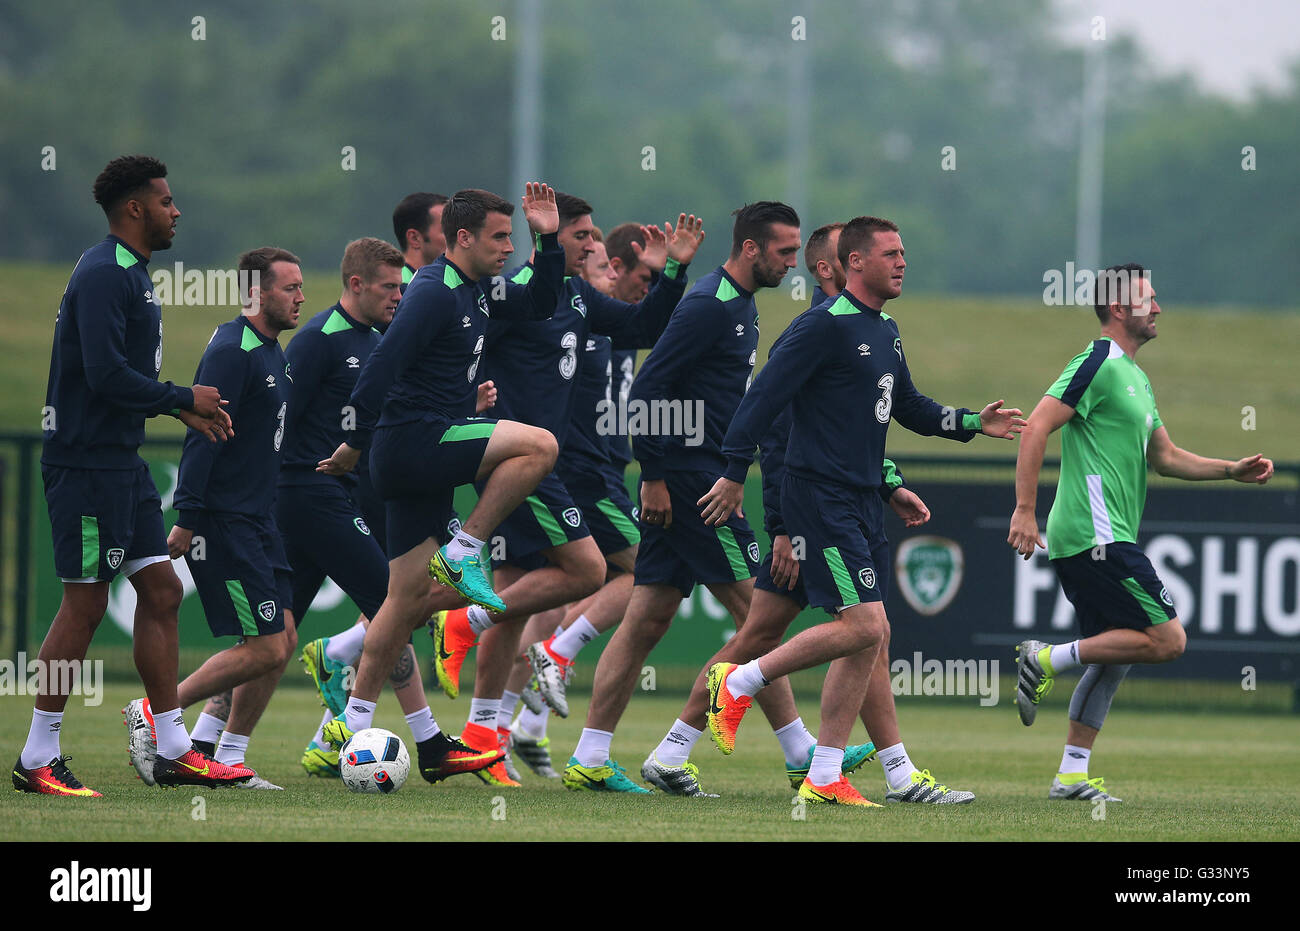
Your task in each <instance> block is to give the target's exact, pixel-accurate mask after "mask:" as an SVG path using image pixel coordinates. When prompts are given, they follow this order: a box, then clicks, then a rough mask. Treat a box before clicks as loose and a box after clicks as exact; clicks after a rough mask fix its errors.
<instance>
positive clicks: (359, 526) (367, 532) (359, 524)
mask: <svg viewBox="0 0 1300 931" xmlns="http://www.w3.org/2000/svg"><path fill="white" fill-rule="evenodd" d="M352 523H354V524H356V525H357V529H358V530H360V531H361V532H362V533H364V534H365V535H366V536H370V528H369V527H367V526H366V522H365V521H364V520H362V519H361V518H360V517H354V518H353V519H352Z"/></svg>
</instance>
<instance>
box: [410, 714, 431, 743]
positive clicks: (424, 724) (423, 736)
mask: <svg viewBox="0 0 1300 931" xmlns="http://www.w3.org/2000/svg"><path fill="white" fill-rule="evenodd" d="M406 723H407V725H408V726H409V727H410V728H411V736H412V737H414V738H415V742H416V743H423V742H424V741H426V740H428V739H429V738H430V737H436V736H437V735H438V722H437V721H435V720H434V719H433V712H432V711H430V710H429V706H428V705H425V706H424V707H423V708H421V709H420V710H419V711H412V712H411V713H410V714H408V715H407V716H406Z"/></svg>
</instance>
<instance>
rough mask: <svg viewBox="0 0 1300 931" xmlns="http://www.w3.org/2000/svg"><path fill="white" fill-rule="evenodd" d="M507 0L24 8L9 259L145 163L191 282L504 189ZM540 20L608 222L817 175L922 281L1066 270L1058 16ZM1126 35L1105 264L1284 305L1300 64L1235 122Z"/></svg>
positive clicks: (89, 229) (721, 234) (687, 15)
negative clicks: (168, 194)
mask: <svg viewBox="0 0 1300 931" xmlns="http://www.w3.org/2000/svg"><path fill="white" fill-rule="evenodd" d="M517 2H518V0H513V2H506V0H503V2H502V3H501V4H500V5H499V6H500V9H497V8H495V7H494V6H493V5H491V4H489V5H484V4H481V3H475V2H471V0H439V2H437V3H433V4H430V3H428V2H427V0H385V2H384V3H382V4H379V3H371V4H358V3H352V2H345V0H313V2H311V3H306V4H298V3H295V4H263V3H258V2H251V0H224V2H215V0H214V2H208V3H204V4H195V5H192V6H193V10H190V9H186V8H185V7H184V6H178V5H177V4H175V3H174V2H171V0H136V2H133V3H132V4H131V15H129V16H126V15H123V13H122V12H121V11H120V10H119V9H115V8H114V7H113V6H112V5H96V4H90V5H82V6H79V7H77V8H76V9H75V11H74V12H71V13H69V12H68V11H67V10H60V9H58V8H57V7H56V6H55V5H50V4H25V5H19V4H13V3H5V4H4V6H5V7H6V8H7V9H6V11H5V13H4V20H5V22H6V30H5V32H4V34H2V35H0V113H3V114H4V115H3V117H0V119H2V120H3V125H4V132H3V133H0V156H2V157H3V164H4V165H5V169H6V170H5V172H4V174H3V177H2V178H0V212H3V215H4V216H5V218H6V222H5V223H4V224H3V226H0V256H4V257H10V258H15V257H16V258H30V259H41V260H50V261H60V262H66V261H68V260H69V259H70V258H72V257H74V256H75V255H76V254H77V253H78V251H79V250H80V249H82V248H84V246H85V245H86V243H87V242H89V241H91V240H93V238H94V237H95V236H96V235H98V233H99V232H100V230H101V229H102V221H101V220H100V218H99V217H98V216H97V214H96V210H95V208H94V205H93V204H92V203H91V201H90V196H89V191H90V183H91V180H92V179H93V177H94V175H95V173H96V172H97V171H98V170H99V168H100V167H102V165H103V164H104V162H105V161H107V159H108V158H110V157H112V156H113V155H116V154H120V153H122V152H128V151H148V152H150V153H153V154H157V155H158V156H159V157H162V158H163V159H164V160H165V161H167V163H168V165H169V167H170V169H171V173H172V181H173V188H174V190H175V192H176V194H177V200H178V203H179V205H180V207H181V210H182V211H183V213H184V216H183V217H182V219H181V221H180V222H181V234H180V237H179V238H178V240H177V248H176V251H175V256H174V257H175V258H180V259H184V260H185V261H186V262H187V264H192V265H197V264H205V263H206V264H229V263H230V261H231V259H232V257H233V256H234V255H235V254H236V253H237V252H239V251H240V250H241V249H243V248H247V247H248V246H249V245H250V244H251V243H254V242H259V243H260V242H275V243H281V244H284V245H286V246H288V247H290V248H292V249H294V250H295V251H296V252H298V253H299V254H300V255H302V256H303V257H304V259H305V260H306V261H307V262H308V263H309V264H310V265H312V266H315V267H321V268H324V267H328V266H330V265H332V264H333V263H334V262H336V261H337V257H338V255H339V253H340V251H341V247H342V245H343V243H344V242H345V241H346V240H347V239H350V238H353V237H355V236H358V235H363V234H375V235H388V230H389V226H390V223H389V216H390V213H391V208H392V205H393V204H395V203H396V201H397V200H398V199H399V198H400V197H401V196H402V195H403V194H405V193H408V192H409V191H412V190H420V189H425V190H440V191H445V192H450V191H452V190H455V189H456V188H459V187H465V186H481V187H490V188H494V189H496V190H498V191H505V189H506V188H507V186H509V185H511V180H510V173H511V143H512V138H511V128H512V108H511V102H512V94H513V87H514V74H515V67H516V56H517V52H518V48H519V45H520V42H521V41H522V39H523V36H522V34H521V31H520V30H521V29H522V26H521V24H520V18H519V16H518V15H517V12H518V11H517V8H516V3H517ZM540 3H541V15H542V22H543V27H542V30H541V36H540V39H541V48H542V64H543V73H544V79H543V87H542V91H541V114H540V116H541V123H542V126H543V142H542V164H541V165H540V166H539V169H540V170H539V174H540V175H541V176H542V177H544V178H546V179H547V180H548V181H551V182H552V183H554V184H555V185H557V186H559V187H561V188H562V189H566V190H571V191H573V192H575V193H580V194H582V195H583V196H585V197H587V198H588V199H590V200H591V201H593V203H595V204H596V206H597V222H598V223H604V224H605V225H606V226H609V225H613V224H614V223H617V222H619V221H622V220H624V219H630V218H638V219H642V220H644V221H652V220H659V221H660V222H662V220H664V219H666V218H667V217H668V216H669V215H675V213H676V212H677V211H678V210H682V209H685V210H691V211H695V212H698V213H701V214H702V215H703V216H705V217H706V229H707V230H708V231H709V233H710V236H709V240H708V241H707V242H706V244H705V254H704V256H703V257H702V260H710V261H712V260H720V259H721V258H722V256H723V255H724V253H725V251H726V247H727V240H728V236H727V233H728V230H729V225H730V224H729V218H728V213H729V212H730V211H731V210H732V209H733V208H735V207H736V206H738V205H740V204H741V203H743V202H745V201H746V200H755V199H759V198H765V197H771V198H786V197H796V195H797V194H798V192H799V191H800V190H801V189H802V191H803V194H802V206H803V208H804V213H805V215H806V216H805V222H806V225H807V226H808V228H809V229H811V228H812V227H813V226H815V225H819V224H820V223H823V222H827V221H828V220H831V219H843V218H847V216H849V215H852V214H855V213H860V212H871V213H877V214H881V215H885V216H889V217H892V218H894V219H895V220H897V221H898V222H899V223H900V225H902V227H903V232H904V236H905V243H906V245H907V247H908V253H909V260H911V262H912V267H911V269H910V271H909V282H910V283H911V285H912V286H913V287H914V288H921V289H927V290H935V291H951V292H960V293H983V294H1010V293H1021V294H1024V293H1035V292H1039V291H1041V290H1042V288H1043V276H1044V274H1045V273H1046V272H1047V271H1048V270H1050V269H1064V267H1065V263H1066V262H1067V261H1069V260H1071V259H1073V258H1074V255H1073V249H1074V226H1075V214H1076V211H1075V184H1076V178H1077V174H1078V164H1077V153H1078V149H1079V133H1080V128H1079V127H1080V118H1079V113H1080V101H1081V89H1082V81H1083V53H1082V51H1081V50H1080V48H1079V47H1078V45H1077V44H1073V45H1071V44H1066V43H1065V42H1064V41H1063V40H1062V39H1061V38H1060V37H1059V33H1060V26H1061V25H1062V24H1061V23H1060V22H1059V20H1058V14H1057V13H1056V12H1055V10H1054V7H1053V6H1052V4H1051V3H1050V0H918V2H908V0H799V2H791V0H786V2H774V0H711V2H709V3H707V4H701V3H698V2H694V0H661V2H659V3H655V4H631V3H614V4H593V3H591V2H590V0H585V2H580V0H540ZM200 7H201V9H200ZM200 14H202V15H200ZM1066 26H1067V27H1069V28H1070V29H1071V30H1073V31H1075V32H1076V34H1077V35H1079V36H1080V38H1081V39H1085V40H1086V38H1087V36H1088V34H1089V31H1090V29H1091V28H1092V27H1091V24H1090V23H1089V22H1080V23H1078V24H1077V27H1076V26H1074V25H1073V24H1066ZM1104 41H1105V48H1106V56H1107V65H1108V72H1109V88H1110V93H1109V97H1108V103H1107V108H1108V109H1107V136H1106V166H1105V179H1106V184H1105V199H1104V229H1103V250H1102V254H1103V257H1104V259H1105V260H1106V261H1126V260H1130V259H1137V260H1141V261H1144V262H1146V263H1147V264H1149V265H1150V266H1152V267H1153V268H1154V269H1156V270H1157V273H1158V274H1159V277H1160V281H1161V295H1162V298H1164V299H1167V300H1172V299H1181V300H1183V301H1184V302H1186V301H1195V302H1198V303H1203V302H1223V303H1249V304H1263V305H1276V306H1288V305H1290V306H1294V296H1293V294H1292V284H1293V280H1294V275H1293V274H1292V273H1291V272H1290V269H1291V268H1293V267H1294V258H1293V257H1294V256H1295V255H1296V254H1297V252H1300V221H1298V220H1297V218H1296V214H1295V211H1294V210H1293V209H1292V205H1294V204H1295V203H1297V202H1300V172H1298V171H1297V169H1296V164H1297V161H1296V158H1295V155H1294V152H1295V151H1296V150H1297V149H1300V119H1297V116H1298V115H1300V107H1298V106H1297V105H1298V104H1300V66H1298V67H1297V69H1296V71H1295V72H1294V74H1295V79H1294V80H1293V81H1292V82H1291V85H1290V88H1289V90H1288V91H1287V92H1286V93H1284V94H1280V95H1264V94H1261V95H1258V96H1256V97H1255V98H1254V99H1253V100H1252V101H1251V102H1249V103H1243V104H1237V103H1231V102H1227V101H1225V100H1222V99H1219V98H1216V97H1214V96H1208V95H1206V94H1203V93H1201V92H1199V91H1197V90H1196V89H1195V87H1194V85H1193V84H1192V83H1191V81H1190V80H1189V79H1185V78H1183V79H1176V80H1170V79H1165V80H1156V79H1153V78H1151V77H1149V76H1148V74H1147V68H1146V67H1145V62H1144V59H1143V53H1142V49H1141V48H1140V47H1139V46H1138V45H1136V44H1135V43H1134V42H1133V41H1132V40H1130V39H1128V38H1125V37H1123V36H1120V35H1117V34H1115V33H1114V31H1113V30H1112V31H1111V32H1110V33H1109V34H1108V35H1107V37H1106V39H1105V40H1104ZM801 74H803V75H806V78H804V77H800V75H801ZM805 126H806V127H807V131H808V135H809V137H810V140H811V141H810V145H809V147H808V162H807V167H806V173H805V176H804V177H802V178H800V179H792V178H791V161H790V158H789V155H790V152H791V146H792V136H798V135H801V134H802V129H803V127H805ZM794 141H797V140H794ZM1244 150H1248V151H1244ZM1247 163H1249V164H1247ZM50 167H53V168H54V170H46V169H49V168H50ZM169 258H171V257H169Z"/></svg>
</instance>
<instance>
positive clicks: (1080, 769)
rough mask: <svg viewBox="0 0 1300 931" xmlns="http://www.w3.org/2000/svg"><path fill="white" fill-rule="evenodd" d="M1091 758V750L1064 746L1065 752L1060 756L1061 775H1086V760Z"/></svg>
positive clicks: (1068, 745)
mask: <svg viewBox="0 0 1300 931" xmlns="http://www.w3.org/2000/svg"><path fill="white" fill-rule="evenodd" d="M1090 756H1092V751H1091V750H1085V749H1084V748H1083V747H1075V746H1071V745H1070V744H1066V745H1065V752H1064V753H1062V754H1061V769H1060V772H1063V773H1085V774H1086V773H1087V772H1088V758H1089V757H1090Z"/></svg>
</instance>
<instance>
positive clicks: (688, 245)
mask: <svg viewBox="0 0 1300 931" xmlns="http://www.w3.org/2000/svg"><path fill="white" fill-rule="evenodd" d="M664 232H666V233H667V234H668V257H669V258H670V259H672V260H673V261H675V262H676V263H677V264H678V265H686V264H689V263H690V261H691V259H693V258H695V253H696V252H697V251H699V248H700V243H702V242H704V221H703V220H701V219H698V218H697V217H696V216H695V214H691V215H690V216H689V217H688V216H687V215H686V214H684V213H679V214H678V215H677V229H673V228H672V226H670V225H669V224H667V223H665V224H664Z"/></svg>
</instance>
